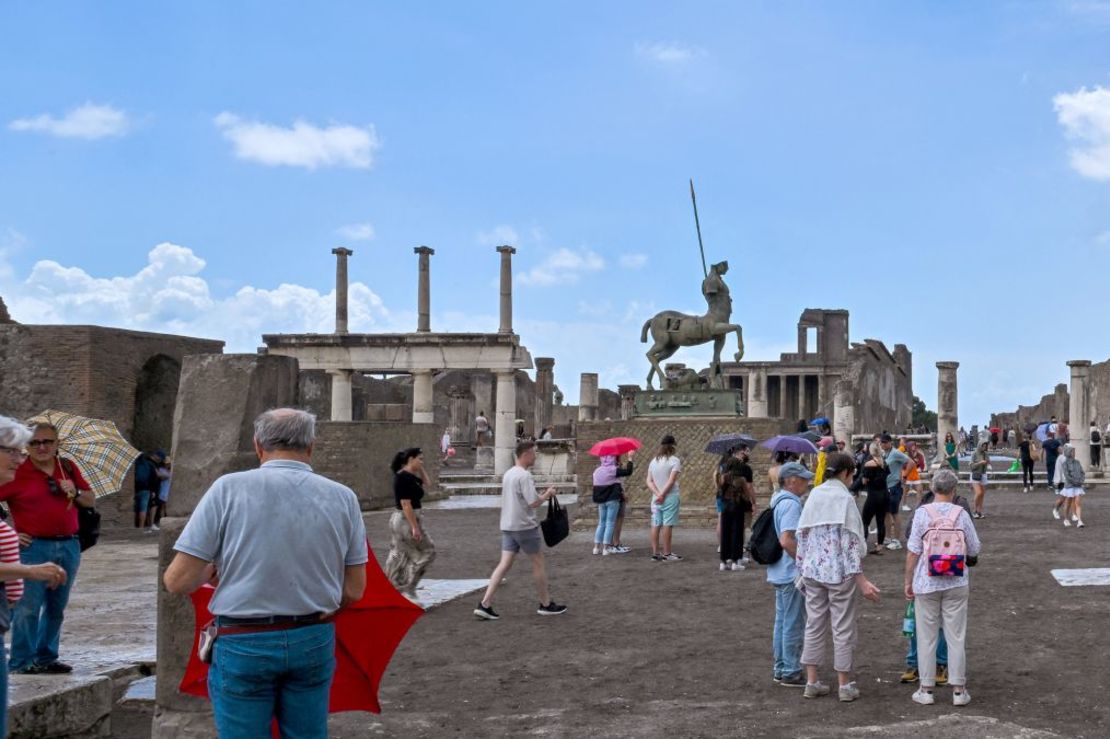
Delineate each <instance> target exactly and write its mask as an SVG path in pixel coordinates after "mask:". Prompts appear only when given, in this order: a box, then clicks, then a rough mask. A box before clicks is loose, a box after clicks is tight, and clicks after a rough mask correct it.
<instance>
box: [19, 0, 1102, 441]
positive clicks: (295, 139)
mask: <svg viewBox="0 0 1110 739" xmlns="http://www.w3.org/2000/svg"><path fill="white" fill-rule="evenodd" d="M0 34H2V40H3V42H2V43H0V295H3V296H4V298H5V300H6V301H7V303H8V305H9V307H10V309H11V311H12V313H13V316H14V317H15V318H16V319H17V320H19V321H22V322H27V323H48V322H83V323H102V324H107V325H119V326H128V327H135V328H142V329H149V330H165V331H175V332H182V333H192V334H200V335H205V336H212V337H215V338H222V339H225V340H227V341H228V342H229V348H230V349H233V350H239V351H252V350H253V349H254V347H256V346H257V345H258V343H259V338H258V336H259V334H261V333H262V332H264V331H265V332H275V331H303V330H328V327H329V326H330V323H331V316H332V296H331V295H330V293H331V290H332V287H333V275H334V262H333V261H332V257H331V255H330V250H331V248H333V247H334V246H337V245H340V244H345V245H347V246H350V247H351V248H353V249H354V250H355V252H356V253H355V256H354V257H353V259H352V262H351V279H352V280H353V281H354V282H355V283H356V284H355V285H354V286H353V288H352V298H353V300H354V304H353V306H352V330H361V331H385V330H410V329H411V328H414V327H415V292H416V269H415V267H416V261H415V260H416V257H415V256H414V255H413V254H412V247H413V246H416V245H419V244H427V245H429V246H432V247H433V248H435V249H436V255H435V257H433V262H432V283H433V319H432V320H433V329H440V330H448V329H452V330H462V329H467V330H489V331H494V330H496V327H497V291H496V287H495V285H496V279H497V255H496V254H495V253H494V251H493V246H494V245H495V244H496V243H501V242H504V241H510V242H512V243H514V244H515V245H516V246H517V247H518V250H519V253H518V254H517V257H516V262H515V266H516V276H517V281H516V295H517V300H516V327H517V330H518V332H519V333H520V334H521V336H522V340H523V342H524V343H525V344H526V345H527V346H528V348H529V349H530V350H531V352H532V354H533V356H545V355H551V356H555V357H556V360H557V363H556V368H555V370H556V381H557V383H558V384H559V385H560V386H561V387H562V389H563V390H564V391H566V394H567V396H568V399H570V400H573V399H575V398H576V397H577V389H578V379H577V378H578V373H580V372H583V371H598V372H600V373H601V382H602V383H603V385H605V386H609V387H615V386H616V385H617V383H621V382H642V381H643V379H644V377H645V376H646V373H647V365H646V361H645V360H644V358H643V352H644V349H645V348H646V347H644V346H643V345H641V344H640V343H639V341H638V339H639V336H638V334H639V327H640V326H641V324H642V323H643V321H644V320H645V319H646V318H648V317H649V316H650V315H651V314H652V313H653V312H654V311H655V310H660V309H664V308H676V309H685V310H691V311H697V312H701V311H702V310H703V308H704V303H703V301H702V298H701V296H700V293H699V283H700V278H701V267H700V260H699V257H698V254H697V241H696V237H695V234H694V230H693V222H692V216H691V212H690V204H689V197H688V192H687V179H688V178H690V177H693V178H694V179H695V182H696V185H697V188H698V197H699V205H700V208H701V218H702V230H703V234H704V237H705V242H706V251H707V257H708V258H709V260H710V261H717V260H720V259H726V258H727V259H728V260H729V261H730V264H731V265H732V271H731V272H730V275H729V276H730V285H731V288H732V294H733V299H734V319H736V320H738V321H739V322H740V323H742V324H743V325H744V328H745V334H746V339H747V342H748V354H747V358H749V359H771V358H775V357H776V356H777V353H778V352H779V351H784V350H789V349H790V347H791V344H792V342H793V339H794V324H795V322H796V321H797V318H798V316H799V314H800V313H801V311H802V310H803V309H804V308H806V307H825V308H848V309H849V310H851V312H852V337H853V338H854V339H857V340H858V339H862V338H865V337H874V338H881V339H883V340H884V341H886V342H887V344H888V346H892V345H893V344H895V343H905V344H906V345H907V346H909V348H910V349H911V350H912V351H913V353H914V360H915V367H914V370H915V390H916V392H917V394H918V395H920V396H921V397H922V398H924V399H925V400H926V402H927V403H929V404H930V405H932V404H933V402H934V399H935V394H936V391H935V388H936V372H935V368H934V363H935V362H936V361H937V360H940V359H944V360H949V359H954V360H958V361H960V362H961V365H962V366H961V370H960V385H961V388H960V389H961V396H960V401H961V403H960V418H961V421H962V422H964V423H966V424H967V425H970V424H971V423H975V422H980V423H981V422H982V421H984V420H986V415H987V414H988V413H990V412H991V411H994V410H1004V409H1010V408H1012V407H1013V406H1014V405H1016V404H1018V403H1030V402H1034V401H1035V400H1037V399H1038V398H1039V397H1040V395H1041V394H1042V393H1045V392H1048V391H1049V390H1050V389H1051V387H1052V385H1053V384H1054V383H1056V382H1059V381H1063V380H1065V379H1066V376H1067V368H1066V366H1065V362H1066V360H1068V359H1073V358H1090V359H1092V360H1095V361H1100V360H1103V359H1106V358H1107V355H1108V354H1110V352H1108V351H1107V350H1106V348H1105V343H1106V342H1105V340H1104V338H1103V331H1102V330H1101V327H1102V325H1103V324H1104V323H1105V322H1106V320H1107V318H1108V317H1110V302H1108V300H1107V298H1106V293H1107V291H1106V287H1105V285H1106V276H1107V275H1110V207H1108V206H1110V2H1097V1H1094V0H1085V1H1076V2H1058V3H1051V2H1043V3H1042V2H1010V3H1004V2H997V3H960V4H957V3H943V4H942V3H925V2H921V3H880V2H855V3H770V2H767V3H732V2H702V3H697V4H681V5H680V4H663V3H643V2H635V3H633V2H627V3H617V2H614V3H605V4H599V3H558V4H554V3H552V4H544V5H541V4H519V3H508V2H505V3H482V4H473V3H471V4H465V6H464V5H463V4H458V3H427V4H423V5H421V6H419V7H416V6H413V5H412V4H399V3H365V2H329V3H317V4H313V5H312V6H311V8H309V6H305V5H304V4H301V3H275V2H239V3H221V2H195V3H188V4H177V5H172V6H171V5H164V4H160V5H158V6H151V5H149V4H146V3H137V2H117V3H110V4H109V3H94V2H77V3H64V4H62V3H52V4H47V3H34V2H7V3H4V4H3V5H0ZM679 358H684V359H687V360H688V361H690V362H691V363H693V364H704V362H705V361H706V359H707V355H706V354H705V353H704V352H699V351H695V352H690V353H687V354H685V355H680V357H679Z"/></svg>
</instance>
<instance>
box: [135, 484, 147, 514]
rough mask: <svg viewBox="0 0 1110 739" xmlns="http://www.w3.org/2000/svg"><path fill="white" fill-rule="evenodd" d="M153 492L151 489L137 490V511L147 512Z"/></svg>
mask: <svg viewBox="0 0 1110 739" xmlns="http://www.w3.org/2000/svg"><path fill="white" fill-rule="evenodd" d="M150 498H151V494H150V491H149V490H136V491H135V506H134V509H135V513H146V512H147V511H149V510H150Z"/></svg>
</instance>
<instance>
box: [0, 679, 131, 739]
mask: <svg viewBox="0 0 1110 739" xmlns="http://www.w3.org/2000/svg"><path fill="white" fill-rule="evenodd" d="M10 701H11V705H10V708H9V711H8V729H9V731H10V733H9V734H8V737H9V739H54V738H55V737H57V738H59V739H61V738H62V737H66V738H67V739H84V738H85V737H102V736H111V724H110V716H111V713H112V680H111V678H108V677H101V676H96V677H86V676H68V677H64V678H59V677H57V676H54V677H36V678H33V679H20V680H18V681H13V683H12V690H11V697H10Z"/></svg>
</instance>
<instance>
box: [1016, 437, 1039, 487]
mask: <svg viewBox="0 0 1110 739" xmlns="http://www.w3.org/2000/svg"><path fill="white" fill-rule="evenodd" d="M1035 444H1036V442H1035V441H1034V438H1033V435H1032V434H1026V435H1025V436H1023V437H1022V440H1021V443H1020V444H1018V456H1019V457H1020V458H1021V489H1022V492H1026V493H1028V492H1030V491H1031V490H1032V489H1033V470H1034V469H1035V462H1036V459H1035V458H1034V457H1033V455H1034V454H1035V453H1036V448H1035V446H1034V445H1035Z"/></svg>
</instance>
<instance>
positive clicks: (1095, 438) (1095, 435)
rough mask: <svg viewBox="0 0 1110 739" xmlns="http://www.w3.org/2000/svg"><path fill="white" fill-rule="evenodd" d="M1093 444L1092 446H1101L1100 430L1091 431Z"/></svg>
mask: <svg viewBox="0 0 1110 739" xmlns="http://www.w3.org/2000/svg"><path fill="white" fill-rule="evenodd" d="M1091 443H1092V444H1101V443H1102V434H1100V433H1099V432H1098V429H1091Z"/></svg>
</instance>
